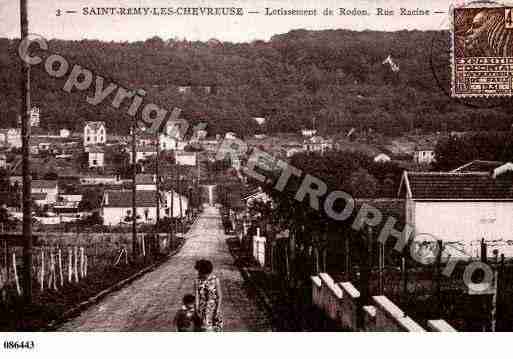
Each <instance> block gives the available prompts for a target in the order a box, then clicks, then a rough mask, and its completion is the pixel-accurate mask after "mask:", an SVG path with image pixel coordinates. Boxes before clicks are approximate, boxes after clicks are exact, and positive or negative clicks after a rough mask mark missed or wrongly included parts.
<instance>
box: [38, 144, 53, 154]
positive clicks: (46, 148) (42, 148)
mask: <svg viewBox="0 0 513 359" xmlns="http://www.w3.org/2000/svg"><path fill="white" fill-rule="evenodd" d="M51 148H52V144H51V143H50V142H40V143H39V144H38V145H37V149H38V150H39V152H41V151H50V150H51Z"/></svg>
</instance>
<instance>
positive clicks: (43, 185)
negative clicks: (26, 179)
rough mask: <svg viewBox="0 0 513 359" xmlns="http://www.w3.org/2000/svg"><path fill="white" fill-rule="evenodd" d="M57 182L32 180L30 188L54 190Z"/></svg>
mask: <svg viewBox="0 0 513 359" xmlns="http://www.w3.org/2000/svg"><path fill="white" fill-rule="evenodd" d="M56 187H57V181H48V180H33V181H32V188H56Z"/></svg>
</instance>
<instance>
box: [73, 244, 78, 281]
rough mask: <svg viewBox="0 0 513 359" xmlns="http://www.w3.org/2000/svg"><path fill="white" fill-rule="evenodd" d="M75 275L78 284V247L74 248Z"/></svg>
mask: <svg viewBox="0 0 513 359" xmlns="http://www.w3.org/2000/svg"><path fill="white" fill-rule="evenodd" d="M73 257H74V258H73V259H74V261H73V274H74V277H75V283H78V247H77V246H75V247H74V248H73Z"/></svg>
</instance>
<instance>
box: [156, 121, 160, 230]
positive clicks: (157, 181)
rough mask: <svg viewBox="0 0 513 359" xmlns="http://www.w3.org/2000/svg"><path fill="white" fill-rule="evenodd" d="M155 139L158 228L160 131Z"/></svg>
mask: <svg viewBox="0 0 513 359" xmlns="http://www.w3.org/2000/svg"><path fill="white" fill-rule="evenodd" d="M156 136H157V141H156V147H157V157H156V158H155V188H156V192H157V193H156V194H155V196H156V200H157V217H156V222H155V227H156V228H157V230H158V224H159V222H160V192H159V189H160V186H159V182H160V181H159V178H160V171H159V157H160V156H159V155H160V132H159V131H157V133H156Z"/></svg>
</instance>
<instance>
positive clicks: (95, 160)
mask: <svg viewBox="0 0 513 359" xmlns="http://www.w3.org/2000/svg"><path fill="white" fill-rule="evenodd" d="M87 158H88V163H89V168H103V167H104V166H105V151H104V150H103V148H101V147H99V146H90V147H89V148H88V151H87Z"/></svg>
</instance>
